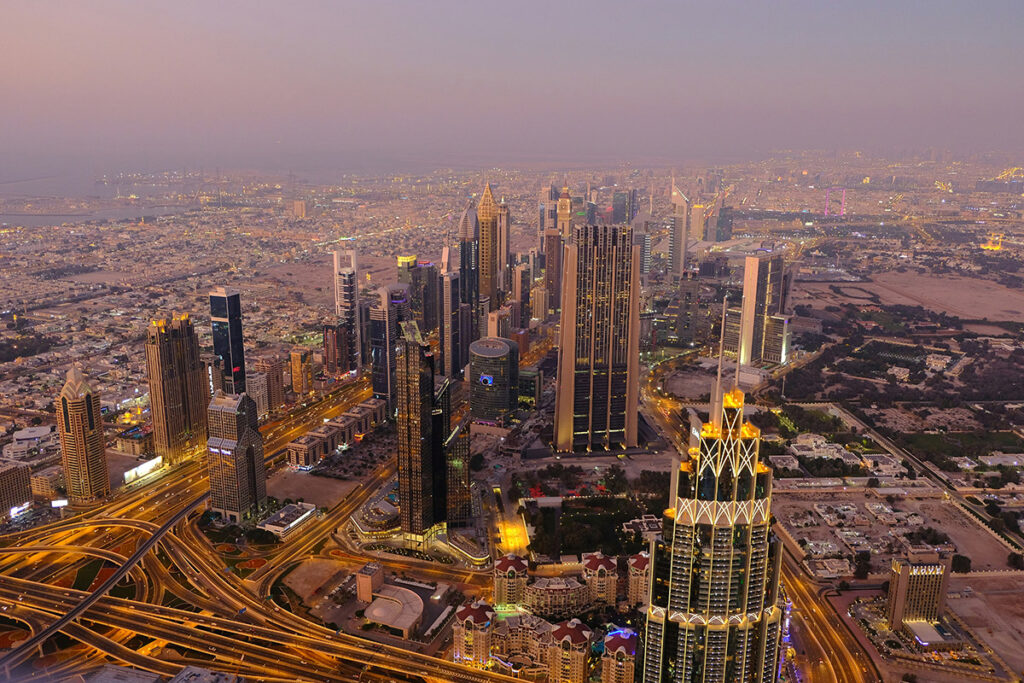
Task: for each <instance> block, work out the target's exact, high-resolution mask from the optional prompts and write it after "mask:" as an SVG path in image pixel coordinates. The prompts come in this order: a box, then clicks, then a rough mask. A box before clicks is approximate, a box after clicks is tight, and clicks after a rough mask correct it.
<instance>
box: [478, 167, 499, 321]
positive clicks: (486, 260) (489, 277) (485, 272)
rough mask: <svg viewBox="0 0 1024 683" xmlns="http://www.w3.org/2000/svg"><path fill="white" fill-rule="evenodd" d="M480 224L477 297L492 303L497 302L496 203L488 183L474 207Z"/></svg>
mask: <svg viewBox="0 0 1024 683" xmlns="http://www.w3.org/2000/svg"><path fill="white" fill-rule="evenodd" d="M476 219H477V223H478V224H479V226H480V282H479V286H478V289H479V297H480V299H484V298H487V299H489V300H490V301H491V302H492V304H497V302H498V286H499V282H498V204H497V202H495V201H494V195H493V194H492V193H491V185H490V183H488V184H487V186H486V187H485V188H484V194H483V196H482V197H480V203H479V204H477V207H476Z"/></svg>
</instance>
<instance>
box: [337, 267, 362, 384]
mask: <svg viewBox="0 0 1024 683" xmlns="http://www.w3.org/2000/svg"><path fill="white" fill-rule="evenodd" d="M357 261H358V259H357V256H356V252H355V251H354V250H346V251H336V252H334V311H335V314H336V315H337V316H338V324H339V325H341V326H342V327H344V328H345V341H346V344H347V345H348V352H347V354H346V358H345V362H346V363H347V364H348V365H347V367H344V368H341V370H342V371H343V372H344V371H347V370H357V369H358V368H359V366H360V364H361V360H362V359H361V358H360V353H359V350H360V348H361V347H362V336H363V331H362V325H360V324H359V280H358V262H357Z"/></svg>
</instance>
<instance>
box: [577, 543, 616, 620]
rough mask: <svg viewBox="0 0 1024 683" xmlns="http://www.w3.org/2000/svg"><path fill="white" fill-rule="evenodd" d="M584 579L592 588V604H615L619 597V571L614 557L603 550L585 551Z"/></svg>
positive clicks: (590, 588)
mask: <svg viewBox="0 0 1024 683" xmlns="http://www.w3.org/2000/svg"><path fill="white" fill-rule="evenodd" d="M581 564H582V565H583V580H584V581H585V582H586V584H587V588H588V589H589V590H590V604H591V605H605V606H613V605H615V603H616V602H617V598H618V584H619V572H618V563H617V562H616V561H615V558H614V557H608V556H607V555H605V554H604V553H602V552H601V551H597V552H594V553H583V560H582V563H581Z"/></svg>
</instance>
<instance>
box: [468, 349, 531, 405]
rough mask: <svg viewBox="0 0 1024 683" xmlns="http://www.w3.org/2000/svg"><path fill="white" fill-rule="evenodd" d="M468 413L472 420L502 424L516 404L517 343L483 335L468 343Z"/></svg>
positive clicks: (517, 395)
mask: <svg viewBox="0 0 1024 683" xmlns="http://www.w3.org/2000/svg"><path fill="white" fill-rule="evenodd" d="M469 375H470V377H469V413H470V415H472V417H473V419H474V420H477V421H480V422H492V423H496V424H505V423H507V422H508V420H509V419H510V418H511V417H512V414H513V413H515V411H516V408H518V407H519V345H518V344H516V343H515V342H514V341H512V340H510V339H503V338H501V337H484V338H483V339H478V340H476V341H475V342H473V343H472V344H470V345H469Z"/></svg>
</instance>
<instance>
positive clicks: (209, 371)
mask: <svg viewBox="0 0 1024 683" xmlns="http://www.w3.org/2000/svg"><path fill="white" fill-rule="evenodd" d="M199 361H200V362H201V363H202V364H203V377H205V378H206V383H207V386H208V388H209V390H210V396H213V395H214V394H215V393H217V392H218V391H224V361H223V359H221V357H220V356H218V355H217V354H215V353H201V354H199Z"/></svg>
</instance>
